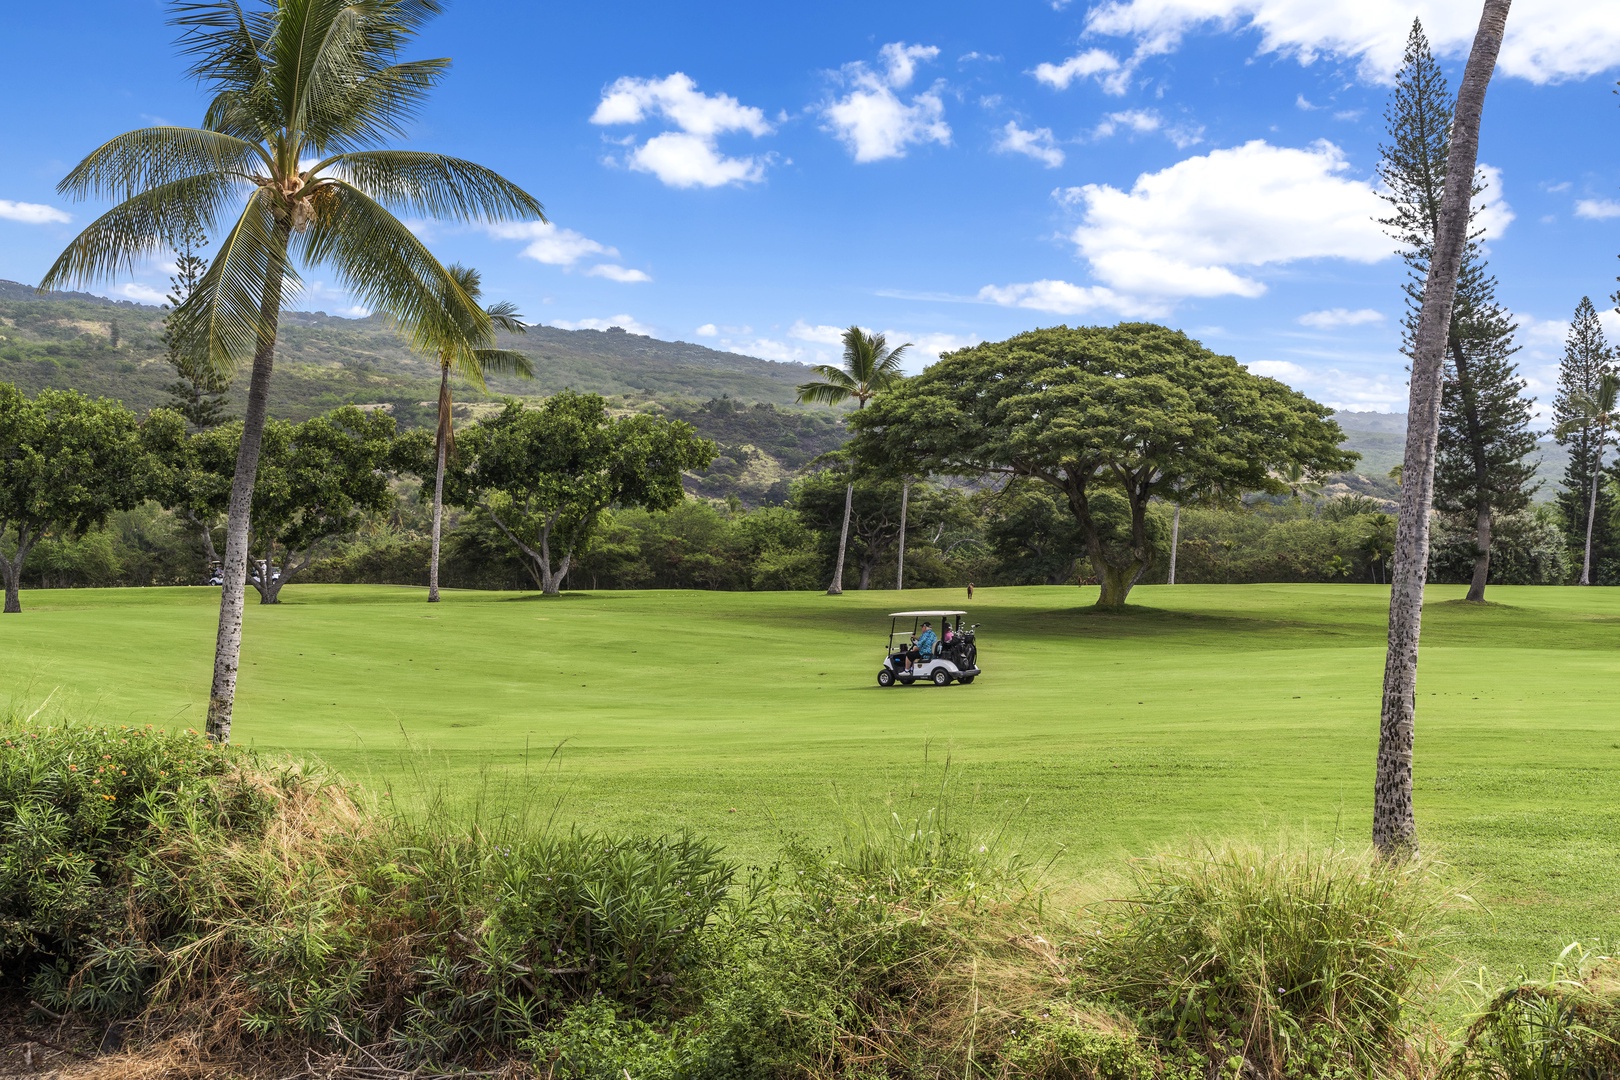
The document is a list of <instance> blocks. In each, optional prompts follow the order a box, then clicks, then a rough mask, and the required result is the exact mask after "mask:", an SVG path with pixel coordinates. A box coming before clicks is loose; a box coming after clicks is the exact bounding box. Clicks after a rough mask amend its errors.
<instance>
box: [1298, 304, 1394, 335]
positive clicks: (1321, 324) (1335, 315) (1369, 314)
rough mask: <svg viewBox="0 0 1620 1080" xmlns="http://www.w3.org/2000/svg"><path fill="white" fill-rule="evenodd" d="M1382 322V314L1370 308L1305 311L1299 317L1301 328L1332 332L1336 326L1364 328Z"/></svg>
mask: <svg viewBox="0 0 1620 1080" xmlns="http://www.w3.org/2000/svg"><path fill="white" fill-rule="evenodd" d="M1383 321H1384V313H1383V312H1381V311H1374V310H1373V309H1372V308H1357V309H1356V310H1355V311H1351V310H1350V309H1349V308H1342V307H1336V308H1328V309H1327V310H1325V311H1307V312H1306V313H1305V314H1303V315H1301V316H1300V317H1299V322H1300V325H1301V326H1309V327H1313V328H1314V329H1317V330H1332V329H1333V328H1335V327H1338V326H1365V325H1367V324H1368V323H1376V322H1383Z"/></svg>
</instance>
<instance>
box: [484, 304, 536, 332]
mask: <svg viewBox="0 0 1620 1080" xmlns="http://www.w3.org/2000/svg"><path fill="white" fill-rule="evenodd" d="M484 314H485V315H488V316H489V321H490V325H491V326H493V327H495V329H497V330H504V331H506V332H507V333H508V334H527V333H528V332H529V327H528V324H526V323H525V322H524V321H523V316H522V315H520V314H519V313H518V309H517V305H516V304H514V303H512V302H511V301H510V300H502V301H501V302H500V303H498V304H491V305H490V306H489V307H487V308H485V309H484Z"/></svg>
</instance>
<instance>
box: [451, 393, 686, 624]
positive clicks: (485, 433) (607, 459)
mask: <svg viewBox="0 0 1620 1080" xmlns="http://www.w3.org/2000/svg"><path fill="white" fill-rule="evenodd" d="M714 454H715V449H714V444H713V443H712V442H710V441H709V440H707V439H703V438H699V437H698V435H697V433H696V432H694V431H693V430H692V428H691V427H690V425H688V424H685V423H683V422H681V421H669V420H664V419H662V418H659V417H655V416H649V415H646V414H644V413H636V414H633V415H630V416H621V417H612V416H610V415H609V414H608V411H607V402H606V401H604V400H603V399H602V398H601V397H599V396H598V395H596V394H575V393H570V392H567V391H564V392H563V393H560V394H555V395H553V396H551V397H549V398H547V399H546V400H545V401H544V402H543V403H542V404H541V405H539V406H538V407H535V408H527V407H525V406H524V405H523V404H522V403H521V402H516V401H512V402H508V403H507V406H506V408H505V409H503V410H502V411H501V412H500V413H499V414H497V415H496V416H493V417H491V418H489V419H488V420H484V421H481V422H480V423H477V424H474V425H472V426H471V427H469V428H468V429H467V430H466V431H465V432H464V433H463V434H462V436H461V437H460V438H459V439H458V440H457V441H456V462H455V464H456V466H457V467H456V468H455V469H454V470H453V471H452V472H451V473H450V474H449V475H448V476H447V477H446V489H447V491H446V498H447V499H448V500H449V501H451V502H455V503H459V504H461V505H464V506H465V505H473V504H475V503H477V504H480V505H481V507H482V509H483V510H484V511H485V512H486V513H488V514H489V516H490V518H491V519H492V520H493V521H494V522H495V524H496V526H497V527H498V528H499V529H500V530H501V532H502V533H504V534H505V535H506V537H507V539H508V540H510V541H511V542H512V543H513V545H514V546H516V547H517V548H518V549H519V550H520V551H521V552H522V553H523V555H524V558H525V559H526V560H527V564H528V566H529V568H530V572H531V574H532V575H533V576H534V578H535V582H536V584H538V585H539V586H540V588H541V590H542V591H544V592H545V593H547V594H548V595H554V594H555V593H556V592H557V591H558V590H559V589H560V588H561V586H562V579H563V578H564V577H565V576H567V574H568V570H569V567H570V566H571V565H572V563H573V559H574V556H575V554H576V553H577V552H578V551H579V550H580V549H581V548H582V547H583V545H584V543H585V541H586V540H587V539H588V538H589V536H590V534H591V531H592V530H593V529H594V528H595V527H596V524H597V520H598V518H599V517H600V516H601V513H602V511H604V510H606V509H607V508H608V507H610V506H620V507H634V506H639V507H644V508H646V509H649V510H668V509H669V508H671V507H673V506H675V505H676V504H677V503H679V502H680V501H681V500H682V499H683V498H685V495H686V492H685V490H684V489H683V488H682V486H681V476H682V474H683V473H684V472H685V471H686V470H689V469H701V468H704V467H705V466H707V465H708V464H709V462H711V461H713V460H714Z"/></svg>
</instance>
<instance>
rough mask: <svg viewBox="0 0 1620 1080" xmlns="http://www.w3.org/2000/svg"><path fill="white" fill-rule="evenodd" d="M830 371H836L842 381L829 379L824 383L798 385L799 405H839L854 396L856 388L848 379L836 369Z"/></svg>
mask: <svg viewBox="0 0 1620 1080" xmlns="http://www.w3.org/2000/svg"><path fill="white" fill-rule="evenodd" d="M830 370H832V371H837V372H838V374H839V375H840V376H842V377H843V379H844V381H842V382H839V381H837V380H834V379H830V378H829V379H828V380H827V381H826V382H808V383H800V384H799V386H798V401H799V402H800V404H808V405H841V404H843V403H844V402H846V401H848V400H849V399H850V398H851V397H853V396H855V390H856V387H855V386H854V385H853V384H852V383H850V382H849V377H848V376H846V375H844V373H843V372H841V371H838V369H837V368H832V369H830Z"/></svg>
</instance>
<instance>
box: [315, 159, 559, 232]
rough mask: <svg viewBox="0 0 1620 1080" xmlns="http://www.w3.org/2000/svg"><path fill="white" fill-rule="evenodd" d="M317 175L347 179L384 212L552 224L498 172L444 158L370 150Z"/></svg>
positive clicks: (329, 161) (525, 194) (532, 199)
mask: <svg viewBox="0 0 1620 1080" xmlns="http://www.w3.org/2000/svg"><path fill="white" fill-rule="evenodd" d="M316 169H317V171H324V172H329V173H330V174H331V175H335V176H339V177H342V178H343V179H345V180H347V181H348V182H349V183H351V184H353V185H354V186H355V187H357V188H359V189H360V190H361V191H364V192H365V193H366V194H368V195H370V196H371V197H372V198H374V199H376V200H377V201H378V202H380V203H382V204H383V205H384V206H388V207H391V208H396V209H401V210H407V211H410V212H412V213H420V214H425V215H427V216H430V217H435V218H449V219H452V220H457V221H473V220H482V221H531V220H538V221H544V220H546V212H545V208H544V207H542V206H541V205H540V203H539V201H538V200H536V199H535V197H534V196H532V195H530V194H529V193H528V192H526V191H524V190H523V189H522V188H520V187H518V186H517V185H516V184H514V183H512V182H511V181H510V180H507V179H506V178H505V177H503V176H501V175H500V174H499V173H497V172H495V171H494V170H493V169H487V168H485V167H484V166H482V165H476V164H474V163H473V162H470V161H463V160H462V159H460V158H453V157H446V156H445V155H443V154H429V153H423V152H421V151H416V150H365V151H358V152H355V153H347V154H339V155H337V156H336V157H332V158H329V159H327V160H326V161H325V162H322V163H321V165H320V166H317V167H316Z"/></svg>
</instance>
